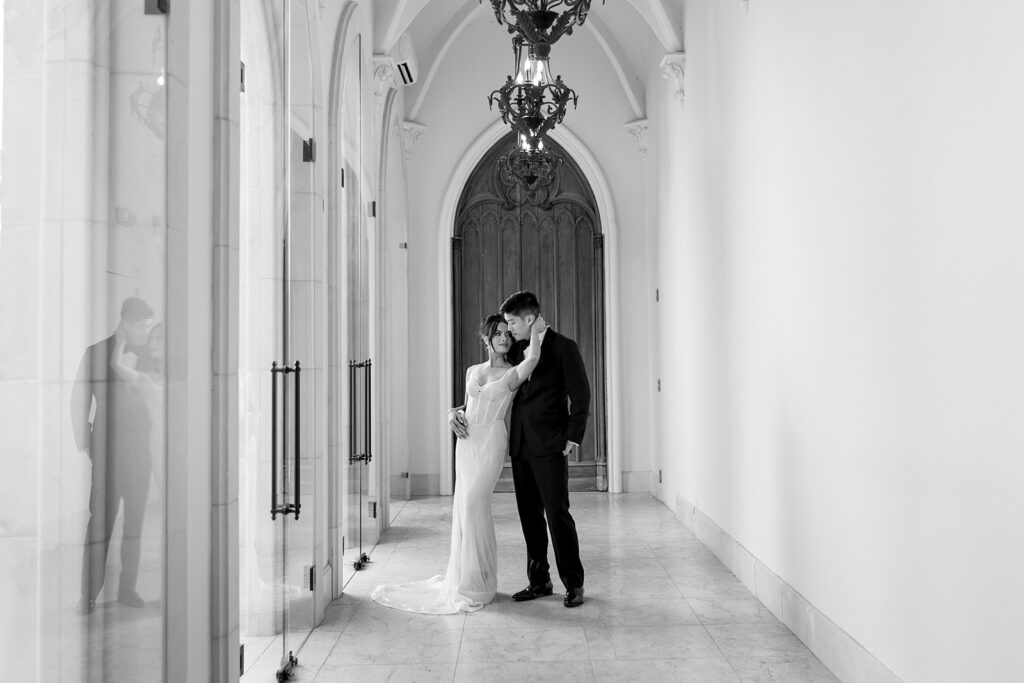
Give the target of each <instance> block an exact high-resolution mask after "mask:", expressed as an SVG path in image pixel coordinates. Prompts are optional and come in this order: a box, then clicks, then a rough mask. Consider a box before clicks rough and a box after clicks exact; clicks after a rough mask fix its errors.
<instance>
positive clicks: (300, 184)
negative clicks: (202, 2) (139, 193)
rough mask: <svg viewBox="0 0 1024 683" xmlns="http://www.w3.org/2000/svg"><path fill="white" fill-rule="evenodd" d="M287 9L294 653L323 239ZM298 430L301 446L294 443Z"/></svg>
mask: <svg viewBox="0 0 1024 683" xmlns="http://www.w3.org/2000/svg"><path fill="white" fill-rule="evenodd" d="M288 4H289V3H286V6H287V5H288ZM290 5H291V7H290V12H291V27H290V40H289V43H290V46H289V55H290V57H291V59H290V65H289V72H290V74H291V77H290V79H289V80H290V85H291V97H290V111H289V117H290V125H291V145H290V160H291V161H290V171H289V178H288V181H289V182H288V188H289V195H288V196H289V223H288V239H287V250H288V277H287V285H288V289H287V296H288V299H287V305H288V314H287V336H286V337H285V340H286V341H285V356H286V360H287V362H289V363H295V362H298V363H300V364H301V368H302V371H301V373H298V374H295V375H293V376H294V377H295V382H292V383H290V384H288V385H287V391H286V392H285V395H286V396H287V397H288V399H287V400H288V403H287V406H288V408H287V411H286V412H287V414H288V419H287V420H286V422H285V425H286V427H285V434H286V438H287V442H286V446H285V451H286V452H287V453H288V458H287V459H286V463H287V467H286V468H285V471H284V473H283V474H284V477H283V488H282V494H283V496H284V500H283V501H282V502H287V503H294V502H296V501H298V503H299V505H300V513H299V514H298V515H285V518H284V522H283V525H284V529H285V577H286V584H287V589H286V592H285V597H286V600H287V604H286V605H285V608H286V614H287V620H286V627H287V629H288V631H289V632H290V637H289V638H288V646H287V647H288V648H290V649H291V650H292V651H294V652H295V653H298V652H299V649H300V648H301V647H302V644H303V643H304V642H305V639H306V637H307V636H308V635H309V632H310V631H311V630H312V628H313V626H314V625H315V609H314V599H313V596H314V593H313V591H312V590H311V586H312V583H311V581H310V569H311V567H312V566H313V564H314V555H313V546H314V540H315V538H316V536H315V533H314V532H315V529H314V522H315V520H316V515H315V514H314V512H315V507H314V506H315V503H316V500H315V489H314V481H313V473H314V470H315V465H316V461H317V458H316V454H317V453H322V452H323V443H321V442H320V431H321V430H320V429H319V428H318V426H319V425H318V419H317V417H318V416H317V412H318V410H319V409H320V407H321V405H322V403H323V402H322V401H321V400H319V399H320V397H319V394H318V390H319V387H320V386H321V384H322V378H321V373H322V371H323V362H322V360H321V353H322V349H323V345H322V344H318V343H317V336H316V320H317V315H316V311H317V310H318V307H320V306H322V305H323V297H324V295H325V291H324V284H323V270H322V269H321V268H320V267H319V259H320V258H322V257H323V254H324V249H323V248H318V244H319V240H320V239H321V238H322V235H323V233H322V213H321V211H320V209H319V207H321V206H322V199H321V197H320V196H318V194H317V190H318V188H317V186H316V182H315V178H316V176H315V173H314V169H315V168H316V165H315V163H314V161H313V159H314V158H315V156H316V142H315V131H316V130H317V120H316V117H317V115H318V112H317V108H316V104H317V103H316V100H315V97H314V83H313V69H312V63H311V49H310V47H311V40H310V39H311V36H310V30H311V25H310V20H311V16H310V8H309V6H308V2H307V0H292V1H291V3H290ZM296 387H299V391H298V392H296V391H295V389H296ZM296 431H297V432H298V435H299V437H300V439H299V441H295V434H296ZM296 447H297V448H296ZM296 459H297V460H298V469H297V470H296ZM300 484H301V486H300ZM286 649H287V648H286ZM285 654H286V655H287V654H288V652H287V651H286V653H285Z"/></svg>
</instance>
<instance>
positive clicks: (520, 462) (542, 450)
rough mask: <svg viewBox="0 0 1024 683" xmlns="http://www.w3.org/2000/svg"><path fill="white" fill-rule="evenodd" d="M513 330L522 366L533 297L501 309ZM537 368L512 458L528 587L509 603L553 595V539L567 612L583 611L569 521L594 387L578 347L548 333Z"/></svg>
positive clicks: (520, 402) (516, 408) (513, 432)
mask: <svg viewBox="0 0 1024 683" xmlns="http://www.w3.org/2000/svg"><path fill="white" fill-rule="evenodd" d="M499 312H500V313H501V314H502V315H503V316H505V321H506V322H507V323H508V331H509V333H511V335H512V336H513V337H514V338H515V339H516V340H517V341H518V342H519V343H517V344H516V345H515V347H514V348H513V349H512V350H511V351H510V352H509V360H510V361H511V362H512V363H518V362H519V361H520V360H522V357H523V349H524V348H525V347H526V346H527V345H528V344H529V340H530V326H531V325H532V324H533V321H534V320H536V319H537V316H538V315H540V302H539V301H537V297H536V295H534V294H533V293H532V292H526V291H523V292H516V293H515V294H513V295H512V296H510V297H509V298H507V299H505V302H504V303H503V304H502V305H501V308H500V309H499ZM540 340H541V354H540V363H538V365H537V368H536V369H535V370H534V371H533V374H532V375H531V376H530V379H529V380H528V381H527V382H526V383H525V384H523V386H522V387H520V389H519V392H518V393H517V394H516V397H515V400H514V401H513V403H512V424H511V427H510V430H509V432H510V433H509V454H510V455H511V458H512V481H513V483H514V484H515V489H516V504H517V505H518V507H519V520H520V523H521V524H522V526H523V536H524V537H525V538H526V573H527V576H528V577H529V580H530V585H529V586H527V587H526V588H524V589H523V590H521V591H519V592H518V593H516V594H515V595H513V596H512V599H513V600H515V601H517V602H522V601H524V600H533V599H535V598H539V597H542V596H545V595H551V593H552V586H551V574H550V571H549V569H550V566H549V565H548V534H547V529H545V522H544V517H545V515H547V527H548V528H549V529H550V530H551V545H552V546H554V549H555V564H556V566H557V567H558V576H559V578H560V579H561V580H562V583H563V584H564V585H565V590H566V592H565V599H564V600H563V604H564V605H565V606H566V607H578V606H580V605H582V604H583V564H582V563H581V562H580V544H579V539H578V538H577V536H576V523H575V522H574V521H573V518H572V515H570V514H569V465H568V461H567V458H568V456H569V455H570V454H571V453H572V450H573V449H574V448H579V445H580V443H581V442H582V441H583V432H584V431H585V429H586V426H587V415H588V412H589V410H590V384H589V382H587V372H586V369H585V368H584V367H583V357H582V356H580V351H579V349H578V348H577V346H576V342H574V341H573V340H572V339H569V338H568V337H565V336H562V335H560V334H558V333H557V332H555V331H554V330H552V329H551V328H548V329H547V330H545V331H543V332H541V334H540Z"/></svg>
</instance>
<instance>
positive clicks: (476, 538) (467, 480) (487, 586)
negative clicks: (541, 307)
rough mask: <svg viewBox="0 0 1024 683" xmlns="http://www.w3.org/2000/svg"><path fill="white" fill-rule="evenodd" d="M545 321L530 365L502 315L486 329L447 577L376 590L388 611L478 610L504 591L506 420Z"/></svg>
mask: <svg viewBox="0 0 1024 683" xmlns="http://www.w3.org/2000/svg"><path fill="white" fill-rule="evenodd" d="M545 327H546V324H545V323H544V319H543V318H540V317H538V318H537V320H536V321H535V322H534V323H533V327H532V328H531V329H530V345H529V347H528V348H527V349H526V354H525V357H524V358H523V361H522V362H521V363H520V364H519V365H516V366H512V365H511V364H510V363H509V362H508V361H507V360H506V359H505V354H506V353H507V352H508V351H509V349H511V348H512V335H511V334H509V331H508V325H507V324H506V323H505V319H504V318H502V317H501V316H500V315H490V316H488V317H487V319H486V320H484V322H483V324H481V325H480V338H481V339H482V340H483V343H484V346H486V347H487V362H486V363H481V364H479V365H473V366H471V367H470V368H469V370H467V371H466V404H465V410H466V422H467V423H468V427H467V429H466V431H465V433H464V434H459V440H458V443H457V445H456V447H455V497H454V501H453V503H452V542H451V552H450V554H449V556H448V569H447V571H446V572H445V574H444V576H440V575H438V576H434V577H432V578H430V579H426V580H424V581H414V582H412V583H403V584H398V585H385V586H377V587H376V588H374V589H373V592H371V593H370V597H371V598H373V600H375V601H376V602H378V603H380V604H381V605H384V606H386V607H392V608H394V609H400V610H404V611H406V612H418V613H420V614H455V613H456V612H460V611H462V612H474V611H476V610H478V609H480V608H481V607H483V606H484V605H486V604H487V603H489V602H490V601H491V600H493V599H494V594H495V592H496V591H497V587H498V562H497V560H498V545H497V541H496V540H495V537H494V520H493V518H492V517H491V495H492V493H493V491H494V485H495V484H496V483H497V481H498V477H499V476H500V475H501V468H502V465H503V464H504V462H505V455H506V454H507V453H508V427H507V423H506V418H507V417H508V415H509V410H510V408H511V407H512V399H513V397H514V396H515V393H516V391H517V390H518V389H519V386H520V385H521V384H522V383H523V382H525V381H526V380H527V379H528V378H529V376H530V373H532V372H533V370H534V368H536V367H537V362H538V361H539V360H540V347H541V343H540V333H541V332H542V331H544V328H545Z"/></svg>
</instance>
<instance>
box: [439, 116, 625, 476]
mask: <svg viewBox="0 0 1024 683" xmlns="http://www.w3.org/2000/svg"><path fill="white" fill-rule="evenodd" d="M513 144H514V138H513V137H512V136H511V135H510V136H507V137H506V138H504V139H502V140H501V141H499V142H498V143H497V144H496V145H495V146H494V147H493V148H492V149H491V150H490V151H489V152H488V153H487V154H486V155H485V156H484V158H483V159H482V160H481V161H480V163H479V164H478V165H477V167H476V169H474V171H473V173H472V175H471V176H470V178H469V180H468V181H467V183H466V187H465V188H464V189H463V193H462V197H461V199H460V201H459V207H458V210H457V212H456V219H455V231H454V236H453V238H452V264H453V290H454V291H453V302H454V311H455V330H454V349H455V365H454V373H453V374H454V377H453V382H454V385H453V386H454V389H455V396H458V397H461V396H462V395H463V393H464V390H465V378H466V368H467V367H469V366H470V365H473V364H475V363H480V362H483V361H484V360H486V358H487V356H486V352H485V350H484V348H483V344H482V343H481V341H480V339H479V337H478V336H477V329H478V327H479V325H480V322H481V321H482V320H483V319H484V317H485V316H487V315H489V314H490V313H494V312H497V310H498V306H500V305H501V302H502V301H504V299H505V297H507V296H508V295H509V294H512V293H513V292H517V291H519V290H522V289H528V290H530V291H532V292H534V293H535V294H536V295H537V298H538V299H539V300H540V304H541V311H542V314H543V315H544V317H545V319H546V320H547V321H548V322H549V324H550V325H551V326H552V328H554V329H555V330H557V331H558V332H560V333H562V334H564V335H566V336H567V337H570V338H572V339H574V340H575V341H576V343H577V344H578V345H579V349H580V353H581V354H582V355H583V362H584V365H585V366H586V369H587V377H588V378H589V380H590V387H591V405H590V419H589V420H588V422H587V435H586V438H585V439H584V441H583V445H582V448H580V451H579V453H578V454H577V456H576V457H575V458H574V461H571V462H570V475H569V476H570V488H571V489H572V490H588V491H594V490H597V491H606V490H607V488H608V484H607V444H606V438H605V434H606V429H605V403H606V401H605V384H604V375H605V359H604V351H605V350H604V236H603V235H602V233H601V226H600V218H599V216H598V213H597V206H596V202H595V200H594V196H593V192H592V191H591V189H590V185H589V183H588V182H587V180H586V178H585V177H584V175H583V173H582V172H581V171H580V169H579V167H578V166H577V165H576V163H575V162H574V161H573V160H572V159H571V157H569V155H568V154H566V152H565V151H564V150H563V149H561V148H560V147H558V145H556V144H554V143H552V144H551V146H552V148H553V151H554V152H556V153H558V154H561V155H562V157H563V158H564V159H565V163H564V164H563V165H562V168H561V170H560V172H559V175H558V178H557V179H556V180H555V181H554V182H553V183H552V185H551V186H550V187H549V188H547V189H546V190H541V191H539V192H538V193H537V195H536V196H533V197H530V196H526V193H525V192H523V191H522V190H521V188H519V187H518V186H515V185H512V184H510V183H507V182H505V181H504V180H503V179H502V178H501V175H500V174H499V173H498V160H499V158H500V157H501V156H502V155H503V154H505V153H507V152H508V151H509V150H511V149H512V146H513ZM507 465H508V461H507V460H506V472H504V473H503V474H502V479H501V480H500V481H499V482H498V486H497V488H496V490H511V474H510V472H509V471H508V467H507Z"/></svg>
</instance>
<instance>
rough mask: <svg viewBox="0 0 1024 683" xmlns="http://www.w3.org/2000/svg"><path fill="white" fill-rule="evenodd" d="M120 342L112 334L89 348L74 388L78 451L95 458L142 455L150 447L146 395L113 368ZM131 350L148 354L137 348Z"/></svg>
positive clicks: (72, 412) (73, 409) (80, 365)
mask: <svg viewBox="0 0 1024 683" xmlns="http://www.w3.org/2000/svg"><path fill="white" fill-rule="evenodd" d="M116 345H117V341H116V340H115V338H114V337H113V336H111V337H108V338H106V339H104V340H103V341H100V342H97V343H95V344H93V345H92V346H90V347H89V348H87V349H86V350H85V353H84V354H83V355H82V362H81V363H79V365H78V376H77V377H76V378H75V385H74V388H73V389H72V390H71V427H72V429H73V430H74V433H75V443H76V444H77V445H78V450H80V451H88V452H89V457H90V458H92V459H93V460H95V459H96V458H97V457H100V458H102V459H105V458H106V457H107V456H108V455H109V456H110V457H117V456H119V455H120V456H123V457H127V458H132V459H135V458H140V457H141V456H143V455H144V454H145V452H146V449H147V448H148V443H149V441H148V440H149V430H150V419H149V410H148V409H147V408H146V403H145V401H144V400H143V398H142V395H141V394H140V393H139V392H138V391H137V390H136V389H135V388H133V387H132V386H131V384H129V383H128V382H126V381H125V380H123V379H121V377H119V376H118V374H117V372H116V371H115V370H114V369H113V368H112V367H111V365H110V358H111V356H112V355H113V353H114V347H115V346H116ZM129 350H131V351H133V352H136V353H138V354H142V353H144V351H143V349H136V348H134V347H131V348H130V349H129ZM94 407H95V411H93V408H94ZM90 414H92V420H90V419H89V417H90ZM146 461H147V462H148V458H147V459H146Z"/></svg>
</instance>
